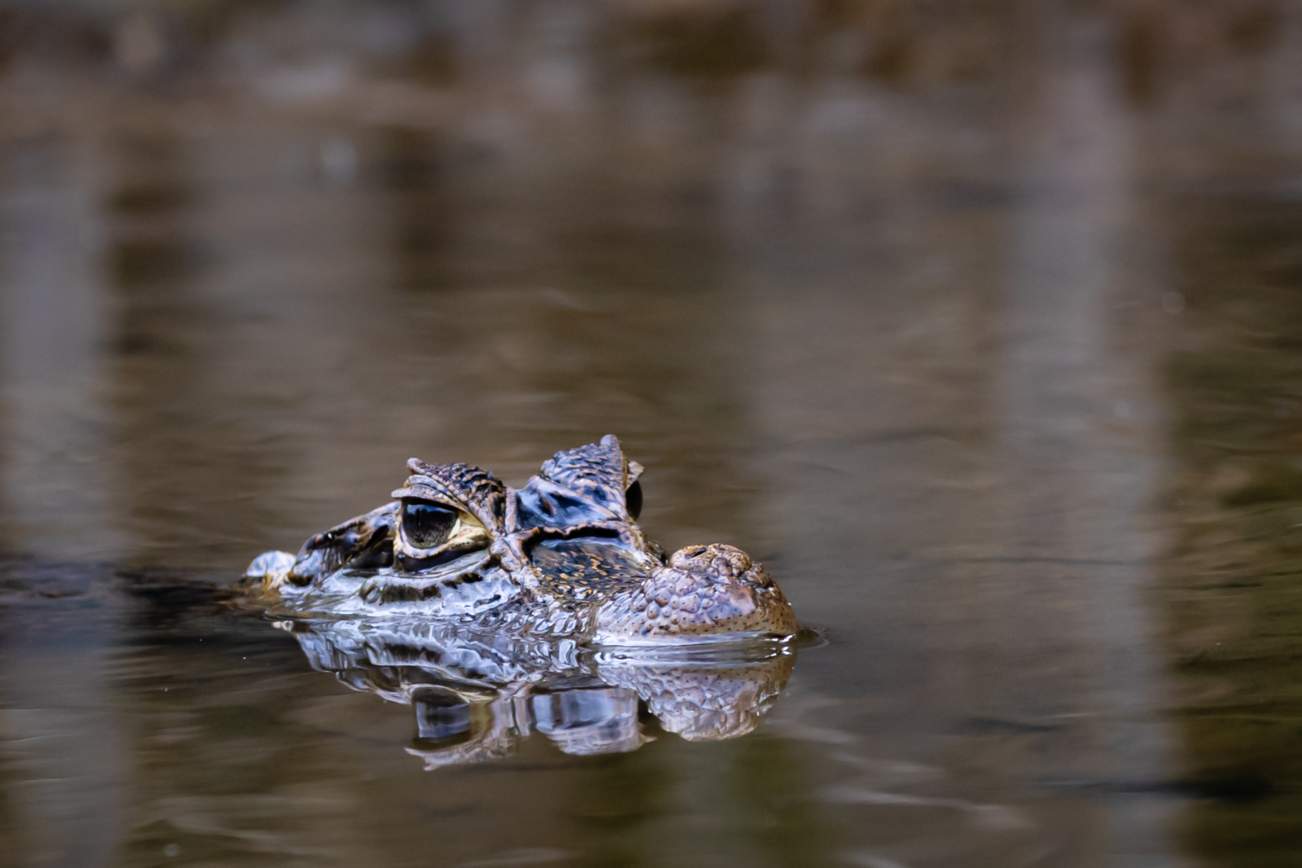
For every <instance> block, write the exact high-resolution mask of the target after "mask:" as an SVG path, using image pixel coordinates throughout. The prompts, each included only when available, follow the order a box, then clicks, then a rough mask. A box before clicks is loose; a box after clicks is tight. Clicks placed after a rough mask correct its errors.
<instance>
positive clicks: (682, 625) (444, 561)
mask: <svg viewBox="0 0 1302 868" xmlns="http://www.w3.org/2000/svg"><path fill="white" fill-rule="evenodd" d="M408 468H409V469H410V471H411V475H410V476H409V477H408V479H407V482H406V485H405V486H404V487H403V488H400V489H398V490H397V491H395V492H393V497H394V498H396V499H397V500H395V501H392V502H390V503H388V504H385V505H384V506H381V507H379V508H377V509H375V510H372V511H371V512H369V513H366V514H365V515H362V516H359V517H357V518H355V519H351V520H349V521H347V522H344V523H343V524H341V525H338V526H337V527H335V528H332V529H331V530H329V531H326V532H325V533H323V534H318V535H316V536H314V537H312V538H311V539H309V540H308V541H307V543H305V544H304V546H303V549H302V550H301V551H300V553H299V555H298V556H297V557H296V558H293V559H292V566H289V567H288V568H286V563H287V562H288V561H290V560H291V559H290V558H289V556H288V555H283V554H276V553H273V554H268V555H263V556H261V557H259V558H257V559H256V560H255V561H254V563H253V564H252V565H251V566H250V568H249V570H248V572H247V575H248V576H249V577H250V578H256V579H260V580H261V581H260V584H261V586H262V587H263V589H264V590H266V591H267V592H269V593H273V594H276V595H278V596H279V597H280V599H279V601H278V603H279V605H278V606H276V610H277V611H278V612H282V613H284V612H292V611H294V609H295V608H298V609H299V610H300V611H303V612H311V613H313V614H317V613H327V612H334V613H336V614H339V615H345V616H349V617H362V616H365V617H372V616H375V617H387V616H393V617H403V616H419V617H424V618H429V619H432V620H442V621H444V622H447V623H456V624H461V625H475V626H478V627H482V628H484V629H489V630H500V631H504V632H509V633H513V634H515V635H519V636H542V637H554V638H559V637H568V638H572V639H574V640H575V641H578V642H582V643H597V644H605V645H640V644H647V643H659V642H663V641H673V640H675V639H684V640H686V639H699V638H702V637H705V638H713V637H728V638H741V637H745V636H752V637H753V636H779V637H789V636H792V635H794V634H795V633H796V631H797V629H798V628H797V624H796V619H795V615H794V614H793V612H792V611H791V606H790V604H789V603H788V602H787V600H786V597H784V596H783V594H782V591H781V590H779V589H778V587H777V585H775V584H774V583H773V581H772V580H771V579H770V578H769V577H768V575H767V573H765V572H764V569H763V567H762V566H760V565H758V564H753V563H752V562H751V560H750V558H749V557H748V556H747V555H746V553H745V552H743V551H742V550H741V549H738V548H735V547H733V546H729V545H722V544H716V545H704V546H689V547H688V548H685V549H682V550H680V551H678V552H676V553H674V554H673V555H672V556H671V557H670V558H669V561H668V563H666V562H665V558H664V556H663V554H662V553H661V551H660V548H659V547H658V546H656V545H655V544H654V543H651V542H648V541H647V540H646V538H645V537H644V536H643V535H642V532H641V529H640V528H639V527H638V526H637V524H636V522H635V521H634V520H633V518H632V517H631V516H630V514H629V511H628V508H627V504H626V496H627V495H626V490H627V488H628V486H629V485H630V484H631V482H632V480H634V479H636V477H637V475H638V473H640V472H641V468H640V467H638V466H637V465H636V463H634V462H629V461H628V460H627V459H626V458H625V456H624V452H623V450H622V448H621V447H620V444H619V441H618V440H617V439H616V438H615V437H614V436H611V435H607V436H606V437H603V438H602V439H601V441H600V442H598V443H591V444H588V445H586V446H580V447H578V448H576V449H568V450H564V451H561V452H557V453H556V454H555V455H553V456H552V457H551V458H550V459H548V460H547V461H546V462H544V463H543V465H542V467H541V469H540V473H539V475H538V476H536V477H534V478H532V479H530V480H529V482H528V484H526V485H525V486H523V487H521V488H519V489H511V488H508V487H507V486H505V485H504V484H503V483H502V482H501V481H500V480H498V479H497V477H495V476H493V475H492V474H491V473H489V472H488V471H486V470H484V469H482V468H479V467H475V466H473V465H469V464H428V463H426V462H424V461H420V460H419V459H414V458H413V459H411V461H409V462H408ZM408 499H416V500H432V501H437V502H440V503H442V504H443V505H444V506H446V507H448V508H455V509H459V510H461V512H462V516H461V519H462V520H460V521H457V522H456V523H455V524H454V525H453V527H452V529H450V530H449V531H448V533H449V534H450V536H448V537H447V538H446V539H445V541H443V542H440V543H429V542H426V541H425V539H424V538H422V537H421V536H420V533H421V531H418V530H417V529H416V528H417V526H416V525H413V526H412V528H410V529H404V523H405V522H407V521H415V519H412V518H409V516H411V515H415V513H412V512H409V511H408V510H406V509H405V508H404V506H403V501H404V500H408ZM467 516H469V517H470V518H473V519H474V521H470V520H467ZM481 526H482V527H481ZM409 530H410V533H411V535H410V536H409Z"/></svg>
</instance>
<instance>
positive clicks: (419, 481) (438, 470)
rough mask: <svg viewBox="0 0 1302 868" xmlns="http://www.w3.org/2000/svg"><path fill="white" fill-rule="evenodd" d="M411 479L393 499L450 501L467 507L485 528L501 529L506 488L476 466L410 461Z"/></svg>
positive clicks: (412, 459) (408, 466)
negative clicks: (409, 498)
mask: <svg viewBox="0 0 1302 868" xmlns="http://www.w3.org/2000/svg"><path fill="white" fill-rule="evenodd" d="M407 469H408V470H410V471H411V476H409V477H407V483H406V485H404V486H403V487H402V488H399V489H398V490H397V491H394V492H393V494H392V495H391V496H392V497H395V498H398V499H402V498H408V497H411V498H419V499H423V500H437V501H445V502H446V501H450V502H452V503H460V504H463V505H464V506H466V507H468V508H469V509H470V511H471V513H472V514H473V515H474V516H475V518H477V519H478V520H479V522H480V523H481V524H483V525H484V527H490V528H492V527H500V526H501V523H502V514H503V511H504V506H505V503H506V486H505V485H503V484H502V481H501V480H500V479H498V478H497V477H496V476H494V475H493V474H491V473H489V472H488V471H487V470H484V469H483V468H482V467H476V466H475V465H473V464H427V463H426V462H424V461H421V460H420V459H419V458H409V459H408V460H407Z"/></svg>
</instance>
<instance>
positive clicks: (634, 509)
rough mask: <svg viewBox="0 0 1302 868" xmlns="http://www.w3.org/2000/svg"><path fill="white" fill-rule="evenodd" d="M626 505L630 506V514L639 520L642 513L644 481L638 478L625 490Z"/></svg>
mask: <svg viewBox="0 0 1302 868" xmlns="http://www.w3.org/2000/svg"><path fill="white" fill-rule="evenodd" d="M624 505H625V506H626V507H627V508H628V514H629V515H630V516H632V517H633V519H634V520H637V517H638V516H639V515H641V514H642V482H641V480H638V481H636V482H634V483H633V484H632V485H630V486H629V487H628V491H626V492H624Z"/></svg>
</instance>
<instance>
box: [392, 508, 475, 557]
mask: <svg viewBox="0 0 1302 868" xmlns="http://www.w3.org/2000/svg"><path fill="white" fill-rule="evenodd" d="M460 520H461V513H460V512H458V511H457V510H455V509H452V508H451V507H447V506H443V505H441V504H437V503H430V502H428V501H420V500H409V501H407V502H405V503H403V505H402V535H403V536H404V537H406V538H407V542H408V543H410V544H411V545H412V546H414V547H416V548H418V549H432V548H438V547H439V546H441V545H443V544H444V543H445V542H447V541H448V540H449V539H451V538H452V534H453V532H454V531H455V530H456V528H457V522H459V521H460Z"/></svg>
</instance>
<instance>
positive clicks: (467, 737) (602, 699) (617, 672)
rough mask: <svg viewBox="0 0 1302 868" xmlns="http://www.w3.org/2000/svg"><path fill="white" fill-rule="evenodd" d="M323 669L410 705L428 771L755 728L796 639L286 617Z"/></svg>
mask: <svg viewBox="0 0 1302 868" xmlns="http://www.w3.org/2000/svg"><path fill="white" fill-rule="evenodd" d="M279 626H281V627H282V628H284V629H286V630H287V631H289V632H291V633H292V634H293V635H294V637H295V638H296V639H297V640H298V642H299V644H300V646H301V647H302V649H303V652H304V653H305V654H306V655H307V658H308V661H309V662H310V663H311V665H312V668H314V669H317V670H320V671H322V672H332V673H334V674H335V675H336V677H338V678H339V680H340V681H343V682H344V683H345V684H347V685H349V686H350V687H352V688H353V689H355V690H359V691H366V692H369V693H375V694H377V695H379V696H381V697H382V698H384V699H387V700H389V701H391V702H397V703H402V704H407V705H411V706H412V708H413V710H414V712H415V718H416V737H415V738H414V739H413V740H412V743H411V745H410V747H409V748H408V751H409V752H410V753H413V754H416V755H419V756H421V757H422V758H423V759H424V761H425V767H426V768H427V769H433V768H439V767H442V766H446V765H456V764H461V763H472V762H481V761H484V760H490V759H495V758H499V757H504V756H507V755H509V754H511V753H513V752H514V750H515V748H516V745H517V743H518V742H519V741H520V740H521V739H524V738H528V737H530V736H531V735H533V734H534V733H537V734H538V735H539V736H541V737H543V738H546V739H547V740H549V741H550V742H551V743H552V744H554V745H555V746H556V747H557V748H558V749H560V750H561V751H563V752H564V753H567V754H572V755H586V754H601V753H626V752H628V751H634V750H637V749H638V748H639V747H641V746H642V745H643V744H644V743H645V742H647V741H649V740H650V739H651V738H652V737H653V735H654V732H655V730H656V729H657V728H658V729H659V730H662V731H664V732H671V733H676V734H677V735H679V736H681V737H682V738H685V739H688V740H690V741H715V740H721V739H728V738H736V737H737V736H741V735H745V734H747V733H749V732H751V731H752V730H753V729H755V727H756V726H757V725H758V724H759V721H760V719H761V718H762V717H763V716H764V715H765V714H766V713H767V712H768V710H769V708H770V706H771V705H772V703H773V701H774V700H775V699H776V698H777V696H778V694H779V693H780V692H781V690H782V688H783V686H784V685H785V684H786V681H787V677H788V675H789V674H790V673H791V667H792V665H793V663H794V660H795V658H794V654H793V652H792V649H791V646H790V643H786V642H775V641H766V642H756V643H752V644H749V645H746V646H742V647H737V648H732V649H729V650H728V651H727V652H724V653H725V654H726V656H719V652H717V651H716V652H715V653H712V654H711V655H710V656H709V657H701V656H699V655H696V656H689V655H687V654H680V655H678V656H677V657H673V656H663V655H662V656H657V657H648V656H642V655H639V656H632V657H617V656H605V655H603V654H602V653H601V652H594V651H590V650H585V649H581V648H579V647H578V646H576V645H575V644H573V643H570V642H559V643H557V642H524V641H520V640H512V639H503V638H500V637H493V636H475V635H472V634H468V633H464V632H461V631H459V630H452V629H448V628H446V627H432V626H431V625H429V624H420V623H409V624H401V623H391V622H385V623H382V624H380V623H376V622H364V621H335V622H327V623H315V624H304V623H299V622H289V621H283V622H280V624H279Z"/></svg>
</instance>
